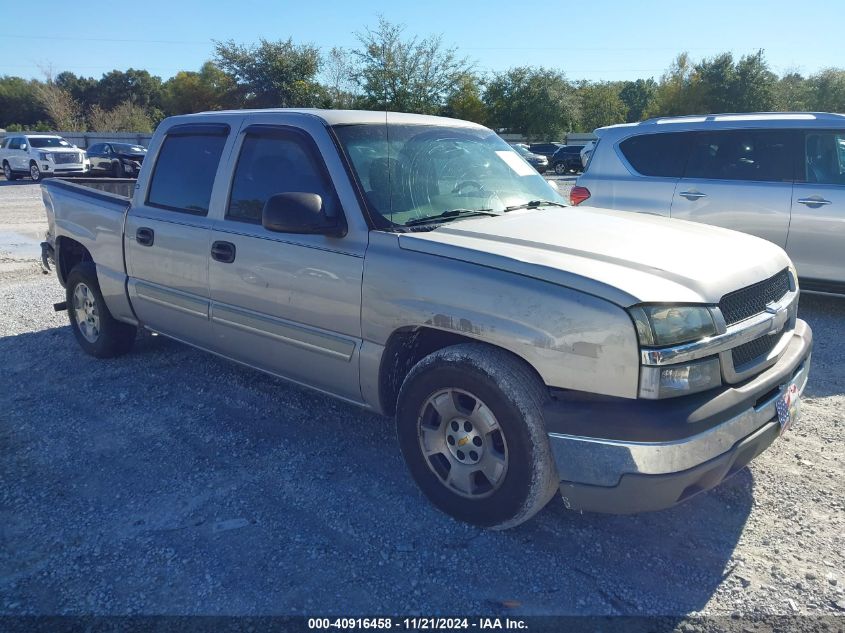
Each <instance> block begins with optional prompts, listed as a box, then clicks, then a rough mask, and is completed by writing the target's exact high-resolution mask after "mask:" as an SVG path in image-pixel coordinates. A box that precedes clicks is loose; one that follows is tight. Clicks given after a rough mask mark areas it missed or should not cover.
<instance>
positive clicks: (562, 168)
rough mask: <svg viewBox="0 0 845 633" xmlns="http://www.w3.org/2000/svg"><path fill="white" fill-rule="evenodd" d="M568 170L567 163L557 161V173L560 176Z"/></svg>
mask: <svg viewBox="0 0 845 633" xmlns="http://www.w3.org/2000/svg"><path fill="white" fill-rule="evenodd" d="M567 171H569V170H568V169H567V168H566V163H555V173H556V174H557V175H558V176H563V175H565V174H566V172H567Z"/></svg>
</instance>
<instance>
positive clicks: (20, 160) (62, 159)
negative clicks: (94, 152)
mask: <svg viewBox="0 0 845 633" xmlns="http://www.w3.org/2000/svg"><path fill="white" fill-rule="evenodd" d="M0 165H1V166H2V167H3V175H4V176H5V177H6V180H17V179H18V178H19V177H21V176H29V177H30V178H32V179H33V180H34V181H36V182H38V181H39V180H41V179H42V178H43V177H44V176H59V175H61V176H65V175H71V174H80V175H81V174H85V173H87V172H88V165H89V163H88V159H87V158H86V157H85V152H84V151H82V150H81V149H79V148H78V147H77V146H76V145H72V144H70V143H68V142H67V141H66V140H65V139H63V138H62V137H61V136H56V135H53V134H10V135H7V136H6V138H5V139H4V141H3V143H2V145H0Z"/></svg>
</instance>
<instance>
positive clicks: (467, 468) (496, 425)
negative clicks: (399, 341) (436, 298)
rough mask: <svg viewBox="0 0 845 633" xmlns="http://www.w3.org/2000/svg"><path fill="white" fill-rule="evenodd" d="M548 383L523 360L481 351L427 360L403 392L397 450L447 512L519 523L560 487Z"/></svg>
mask: <svg viewBox="0 0 845 633" xmlns="http://www.w3.org/2000/svg"><path fill="white" fill-rule="evenodd" d="M547 399H548V393H547V390H546V388H545V386H544V385H543V383H542V382H541V381H540V380H539V379H538V378H537V376H536V375H535V374H534V373H533V372H532V371H531V369H530V368H529V367H528V366H526V365H525V364H524V363H523V362H522V361H521V360H520V359H518V358H516V357H514V356H512V355H511V354H510V353H508V352H506V351H504V350H500V349H497V348H494V347H489V346H487V345H483V344H479V343H467V344H461V345H455V346H452V347H447V348H445V349H442V350H439V351H437V352H434V353H432V354H430V355H429V356H427V357H425V358H424V359H423V360H421V361H420V362H419V363H417V365H415V366H414V368H413V369H412V370H411V372H410V373H409V374H408V377H407V378H406V379H405V381H404V382H403V384H402V388H401V390H400V393H399V403H398V406H397V411H396V428H397V434H398V437H399V445H400V448H401V450H402V454H403V456H404V458H405V461H406V463H407V464H408V468H409V470H410V472H411V475H412V476H413V478H414V480H415V481H416V483H417V485H418V486H419V487H420V489H421V490H422V491H423V493H424V494H425V495H426V496H427V497H428V499H429V500H430V501H431V502H432V503H433V504H434V505H435V506H437V507H438V508H440V509H441V510H442V511H444V512H446V513H447V514H449V515H451V516H453V517H455V518H456V519H459V520H461V521H466V522H468V523H473V524H475V525H479V526H482V527H487V528H493V529H506V528H509V527H513V526H516V525H519V524H520V523H522V522H524V521H526V520H528V519H529V518H531V517H532V516H533V515H534V514H536V513H537V512H539V511H540V510H541V509H542V508H543V507H544V506H545V505H546V503H548V501H549V499H551V497H552V496H553V495H554V493H555V492H556V491H557V489H558V484H559V481H558V478H557V472H556V469H555V465H554V461H553V459H552V456H551V452H550V450H549V443H548V438H547V436H546V431H545V426H544V423H543V415H542V410H543V403H544V402H545V401H546V400H547Z"/></svg>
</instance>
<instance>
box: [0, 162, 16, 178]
mask: <svg viewBox="0 0 845 633" xmlns="http://www.w3.org/2000/svg"><path fill="white" fill-rule="evenodd" d="M3 176H4V177H5V178H6V180H9V181H12V180H17V179H18V177H17V176H16V175H15V172H13V171H12V168H11V167H10V166H9V163H8V162H6V161H5V160H4V161H3Z"/></svg>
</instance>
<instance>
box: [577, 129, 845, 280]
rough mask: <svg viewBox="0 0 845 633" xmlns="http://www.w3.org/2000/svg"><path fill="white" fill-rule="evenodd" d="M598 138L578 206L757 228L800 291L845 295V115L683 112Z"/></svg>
mask: <svg viewBox="0 0 845 633" xmlns="http://www.w3.org/2000/svg"><path fill="white" fill-rule="evenodd" d="M596 134H597V135H598V137H599V141H598V144H597V146H596V149H595V150H594V152H593V155H592V158H591V160H590V163H589V166H588V168H587V170H586V171H585V173H584V174H583V175H582V176H581V177H580V178H578V181H577V183H576V186H575V187H574V188H573V190H572V192H571V202H572V204H579V203H581V202H583V201H584V200H588V199H589V204H590V205H591V206H596V207H605V208H610V209H620V210H624V211H639V212H643V213H653V214H657V215H663V216H669V217H672V218H682V219H685V220H693V221H696V222H704V223H706V224H715V225H717V226H723V227H726V228H730V229H735V230H738V231H743V232H745V233H751V234H753V235H757V236H759V237H762V238H765V239H767V240H769V241H770V242H774V243H775V244H777V245H778V246H780V247H782V248H784V249H785V250H786V252H787V253H788V254H789V256H790V258H791V259H792V261H793V262H794V263H795V266H796V267H797V269H798V275H799V277H800V279H801V288H802V290H809V291H816V292H833V293H837V294H842V293H845V258H843V257H842V253H843V252H845V115H842V114H826V113H808V112H802V113H753V114H716V115H705V116H687V117H676V118H665V119H651V120H649V121H643V122H641V123H632V124H624V125H614V126H610V127H605V128H600V129H598V130H596Z"/></svg>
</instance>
